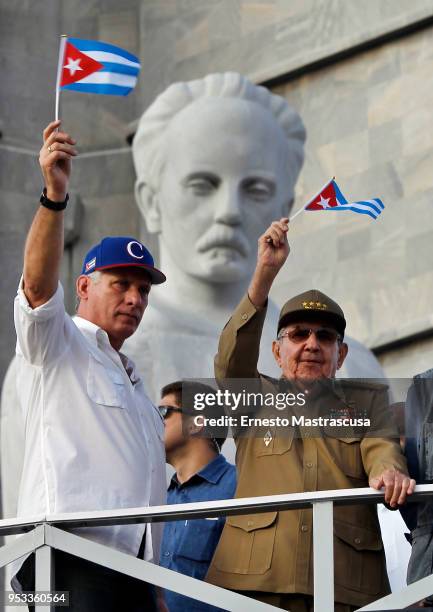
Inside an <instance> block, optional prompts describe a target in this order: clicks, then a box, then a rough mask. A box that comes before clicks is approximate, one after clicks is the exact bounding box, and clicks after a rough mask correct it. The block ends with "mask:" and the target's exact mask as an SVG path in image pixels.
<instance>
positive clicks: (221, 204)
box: [125, 73, 383, 401]
mask: <svg viewBox="0 0 433 612" xmlns="http://www.w3.org/2000/svg"><path fill="white" fill-rule="evenodd" d="M304 141H305V129H304V126H303V123H302V120H301V118H300V116H299V115H298V113H297V112H296V111H295V110H294V109H293V108H292V107H291V106H290V105H289V104H288V103H287V101H286V100H285V99H284V98H282V97H281V96H276V95H273V94H271V93H270V92H269V91H268V90H266V89H265V88H263V87H260V86H257V85H254V84H253V83H251V82H250V81H249V80H248V79H246V78H245V77H243V76H241V75H240V74H236V73H225V74H211V75H208V76H207V77H205V78H204V79H199V80H196V81H191V82H188V83H175V84H174V85H171V86H170V87H169V88H168V89H167V90H166V91H164V92H163V93H162V94H161V95H160V96H159V97H158V98H157V99H156V100H155V101H154V103H153V104H152V105H151V106H150V107H149V109H148V110H147V111H146V112H145V113H144V114H143V116H142V117H141V120H140V123H139V126H138V130H137V133H136V135H135V138H134V142H133V157H134V164H135V169H136V174H137V181H136V199H137V204H138V206H139V208H140V211H141V213H142V215H143V217H144V219H145V222H146V226H147V229H148V230H149V232H151V233H155V234H157V235H158V238H159V251H160V260H159V265H160V268H161V269H162V270H164V272H165V274H166V275H167V283H166V284H164V286H161V287H154V288H152V292H151V296H150V304H149V307H148V309H147V311H146V314H145V317H144V319H143V323H142V325H141V327H140V328H139V329H138V331H137V332H136V333H135V335H134V336H132V337H131V338H130V339H129V340H128V341H127V343H126V344H125V352H127V353H128V354H129V355H130V356H131V357H132V358H133V359H134V360H135V361H136V362H137V364H138V367H139V369H140V371H141V372H142V373H143V375H144V378H145V381H146V386H147V389H148V393H149V395H150V396H151V398H152V399H153V400H154V401H157V399H158V397H159V390H160V389H161V387H162V386H163V385H164V384H167V383H168V382H171V381H173V380H175V379H179V378H189V377H210V376H212V375H213V358H214V355H215V353H216V349H217V343H218V337H219V335H220V333H221V330H222V328H223V326H224V324H225V323H226V321H227V320H228V318H229V317H230V315H231V313H232V311H233V310H234V308H235V306H236V304H237V303H238V302H239V300H240V298H241V297H242V295H243V294H244V293H245V291H246V289H247V286H248V282H249V280H250V277H251V274H252V272H253V270H254V267H255V262H256V254H257V239H258V237H259V236H260V235H261V234H262V233H263V231H264V229H265V228H266V227H267V226H268V225H269V224H270V223H271V221H273V220H274V219H276V218H280V217H282V216H285V215H288V214H289V212H290V210H291V207H292V204H293V196H294V187H295V183H296V180H297V177H298V174H299V172H300V170H301V167H302V163H303V158H304ZM295 223H296V222H295ZM292 231H296V227H294V228H292ZM289 240H290V235H289ZM286 265H287V266H290V258H289V260H288V262H287V264H286ZM288 297H289V296H288ZM278 311H279V308H278V307H277V306H276V305H275V304H274V303H272V302H271V303H270V304H269V307H268V315H267V319H266V323H265V328H264V333H263V337H262V349H261V352H260V363H259V369H260V370H261V371H262V372H264V373H266V374H270V375H272V374H275V375H278V373H279V370H278V368H277V366H276V364H275V362H274V358H273V356H272V352H271V343H272V339H273V338H274V337H275V334H276V329H277V320H278ZM349 344H351V345H352V346H353V348H354V349H355V354H353V355H352V357H351V353H350V351H349V357H348V360H346V361H347V366H346V368H345V370H344V371H343V372H342V375H345V376H372V377H374V376H383V373H382V370H381V368H380V366H379V364H378V362H377V360H376V359H375V358H374V356H373V355H372V353H371V352H370V351H368V350H367V349H366V348H365V347H363V346H362V345H360V344H359V343H355V345H353V342H352V341H351V340H350V339H349ZM351 348H352V347H351ZM354 357H355V359H354Z"/></svg>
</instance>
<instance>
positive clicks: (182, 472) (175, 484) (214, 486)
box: [159, 381, 236, 612]
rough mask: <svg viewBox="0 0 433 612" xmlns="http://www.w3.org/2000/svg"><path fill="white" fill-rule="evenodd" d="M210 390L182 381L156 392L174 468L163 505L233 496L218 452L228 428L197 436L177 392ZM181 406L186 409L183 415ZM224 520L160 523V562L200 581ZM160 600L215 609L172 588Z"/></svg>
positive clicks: (200, 611) (191, 609) (231, 471)
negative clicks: (215, 434) (218, 432)
mask: <svg viewBox="0 0 433 612" xmlns="http://www.w3.org/2000/svg"><path fill="white" fill-rule="evenodd" d="M186 385H187V386H188V389H187V393H185V386H186ZM182 391H183V394H182ZM209 392H210V393H214V390H213V389H212V388H211V387H208V386H207V385H203V384H202V383H192V382H191V383H185V382H181V381H176V382H174V383H171V384H168V385H166V386H165V387H163V389H162V391H161V398H162V399H161V405H160V407H159V409H160V412H161V415H162V416H163V418H164V424H165V452H166V460H167V463H169V464H170V465H172V466H173V468H174V469H175V470H176V473H175V474H174V476H173V478H172V479H171V482H170V484H169V487H168V493H167V503H168V504H183V503H188V502H202V501H210V500H218V499H230V498H232V497H233V496H234V493H235V489H236V468H235V466H234V465H231V464H230V463H228V462H227V461H226V459H225V457H224V456H223V455H221V454H220V451H221V446H222V445H223V444H224V442H225V436H226V434H227V432H226V431H225V432H224V433H225V435H224V437H220V438H215V437H204V436H203V435H200V434H202V433H203V431H202V429H203V428H202V427H201V426H200V425H198V424H195V423H194V417H192V416H186V414H185V413H186V412H187V407H185V406H184V407H182V395H183V397H184V398H185V397H186V396H188V397H191V396H192V395H193V394H194V393H209ZM183 408H186V410H185V411H184V414H183V415H182V411H183ZM190 414H191V410H189V415H190ZM218 435H221V434H218ZM224 523H225V517H223V516H221V517H218V518H211V519H205V518H203V519H194V520H186V521H174V522H169V523H165V527H164V534H163V540H162V546H161V561H160V564H161V565H162V567H166V568H168V569H171V570H174V571H176V572H180V573H182V574H186V575H187V576H192V577H193V578H198V579H200V580H203V579H204V577H205V575H206V572H207V569H208V567H209V564H210V562H211V559H212V557H213V554H214V551H215V548H216V546H217V544H218V541H219V538H220V535H221V531H222V529H223V527H224ZM165 601H166V603H167V606H168V608H169V610H170V612H185V610H188V612H210V611H213V612H214V611H215V610H217V609H219V608H215V607H213V606H210V605H208V604H205V603H201V602H199V601H197V600H194V599H191V598H188V597H185V596H183V595H178V594H177V593H174V592H172V591H165Z"/></svg>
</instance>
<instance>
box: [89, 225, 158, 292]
mask: <svg viewBox="0 0 433 612" xmlns="http://www.w3.org/2000/svg"><path fill="white" fill-rule="evenodd" d="M130 266H134V267H140V268H144V269H145V270H146V272H147V273H148V274H149V276H150V278H151V279H152V284H153V285H159V284H160V283H163V282H165V281H166V280H167V279H166V277H165V274H163V273H162V272H161V271H160V270H158V269H157V268H155V266H154V261H153V257H152V255H151V254H150V252H149V251H148V250H147V249H146V247H145V246H144V244H142V243H141V242H140V241H139V240H137V239H136V238H131V236H107V237H106V238H103V239H102V240H101V242H100V243H99V244H97V245H95V246H94V247H92V248H91V249H90V251H89V252H88V253H87V255H86V257H85V258H84V261H83V269H82V271H81V274H91V273H92V272H95V270H104V269H108V268H122V267H130Z"/></svg>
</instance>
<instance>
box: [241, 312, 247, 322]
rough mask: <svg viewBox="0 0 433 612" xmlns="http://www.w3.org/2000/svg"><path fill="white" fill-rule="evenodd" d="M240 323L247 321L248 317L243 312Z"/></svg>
mask: <svg viewBox="0 0 433 612" xmlns="http://www.w3.org/2000/svg"><path fill="white" fill-rule="evenodd" d="M241 318H242V321H246V320H247V319H248V315H247V313H246V312H244V314H243V315H242V317H241Z"/></svg>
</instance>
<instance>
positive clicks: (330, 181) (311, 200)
mask: <svg viewBox="0 0 433 612" xmlns="http://www.w3.org/2000/svg"><path fill="white" fill-rule="evenodd" d="M332 181H335V176H333V177H332V179H331V180H329V181H327V182H326V183H325V184H324V185H323V187H322V188H321V189H319V191H318V192H317V193H316V195H315V196H313V197H312V198H310V199H309V200H308V202H307V204H305V206H303V207H302V208H300V209H299V210H298V211H297V212H295V214H294V215H293V216H292V217H290V219H289V223H290V222H291V221H293V219H295V218H296V217H297V216H298V215H300V214H301V212H303V211H304V210H305V209H306V208H307V206H308V205H309V204H311V202H313V201H314V200H315V199H316V198H317V196H318V195H319V194H321V193H322V191H323V190H324V189H326V187H327V186H328V185H329V184H330V183H332Z"/></svg>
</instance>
